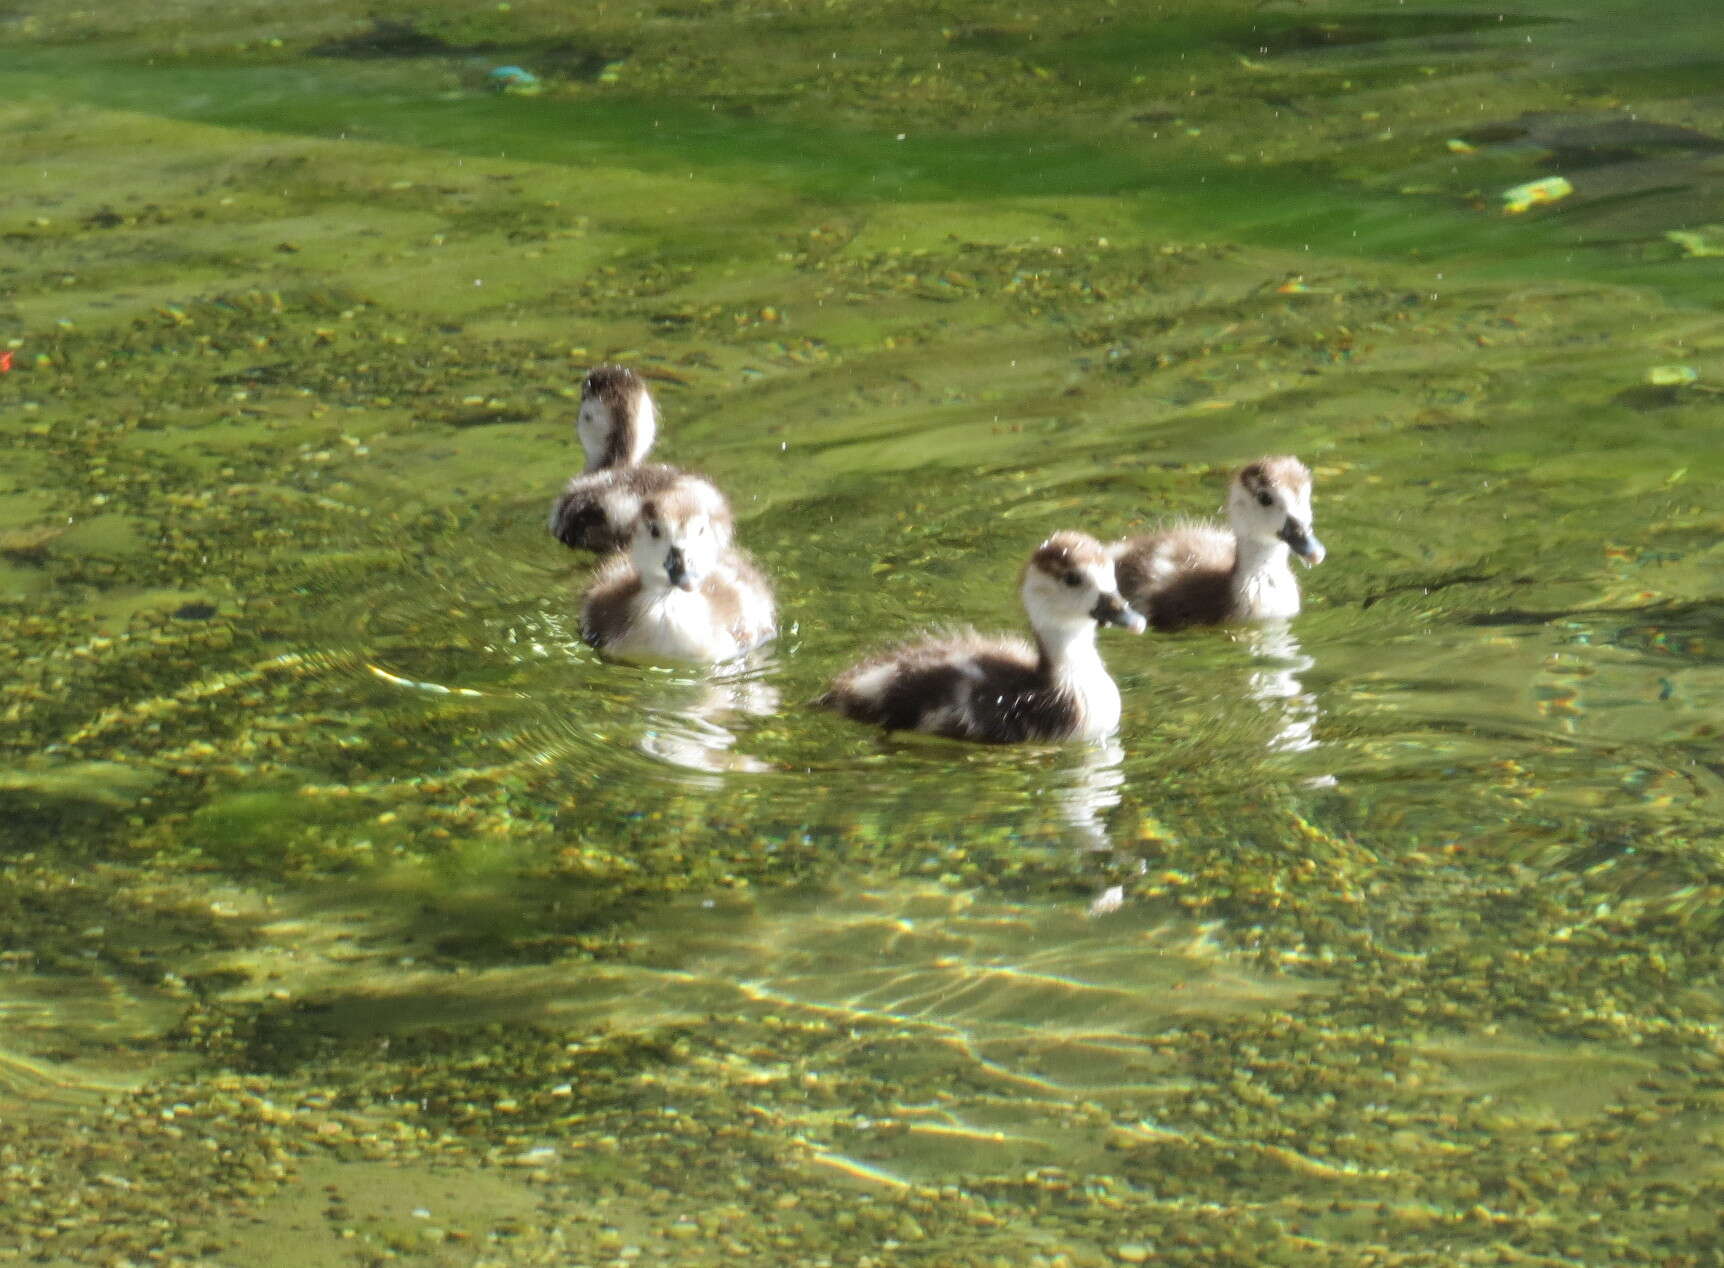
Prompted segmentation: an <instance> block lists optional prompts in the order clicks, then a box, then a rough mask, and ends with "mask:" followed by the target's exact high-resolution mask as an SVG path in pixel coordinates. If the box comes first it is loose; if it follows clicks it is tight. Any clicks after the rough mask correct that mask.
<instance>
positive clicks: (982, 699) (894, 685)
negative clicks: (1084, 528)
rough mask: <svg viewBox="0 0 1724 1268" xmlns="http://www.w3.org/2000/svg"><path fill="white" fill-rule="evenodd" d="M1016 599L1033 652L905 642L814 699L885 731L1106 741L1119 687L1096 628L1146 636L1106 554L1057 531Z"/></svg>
mask: <svg viewBox="0 0 1724 1268" xmlns="http://www.w3.org/2000/svg"><path fill="white" fill-rule="evenodd" d="M1018 592H1019V595H1020V596H1021V598H1022V600H1023V604H1024V611H1025V612H1026V613H1027V614H1028V615H1029V618H1030V628H1031V629H1032V630H1033V631H1034V632H1035V644H1034V645H1033V646H1032V645H1031V644H1029V643H1027V642H1025V641H1024V640H1023V639H1018V638H1002V637H994V638H987V637H983V636H982V635H979V634H976V633H973V632H970V633H963V634H957V635H953V636H950V637H944V638H929V639H924V640H921V641H919V642H913V643H907V644H905V645H904V646H902V647H898V648H894V649H892V650H891V651H887V652H884V653H882V654H880V655H878V656H875V657H873V658H872V659H869V660H865V661H863V662H862V663H861V664H860V665H857V666H855V667H853V668H851V669H849V670H847V671H846V672H844V673H842V674H840V675H839V676H838V677H837V678H836V679H835V680H834V681H833V683H832V688H831V690H830V691H828V692H827V693H826V694H825V695H824V696H822V697H821V698H820V703H821V704H822V705H824V706H826V707H827V708H832V709H836V710H838V712H840V713H842V714H844V715H845V716H846V717H850V718H854V719H856V720H857V721H858V722H873V723H876V724H878V725H880V726H883V727H885V728H886V729H887V730H889V731H926V732H928V733H930V734H933V735H945V736H950V737H951V738H953V739H960V740H980V741H983V742H985V743H990V744H1015V743H1023V742H1026V741H1028V742H1036V743H1047V742H1052V741H1058V740H1091V741H1095V740H1102V739H1105V738H1106V737H1107V736H1108V735H1110V734H1112V733H1113V731H1114V729H1115V728H1116V727H1118V726H1119V711H1120V709H1119V688H1118V687H1117V686H1115V685H1114V681H1113V679H1112V678H1111V677H1109V676H1108V672H1107V666H1106V665H1104V664H1102V661H1101V656H1100V655H1099V654H1098V653H1097V652H1096V646H1095V634H1096V627H1097V626H1098V625H1118V626H1121V627H1123V628H1125V629H1128V630H1130V631H1131V632H1132V633H1134V634H1141V633H1143V629H1144V620H1143V617H1141V616H1139V615H1138V614H1137V613H1136V612H1134V611H1132V609H1131V608H1130V607H1128V606H1127V605H1126V602H1125V600H1124V599H1122V598H1120V596H1119V592H1118V588H1117V586H1116V584H1115V581H1114V568H1113V559H1112V558H1111V557H1110V556H1109V555H1108V553H1107V549H1106V547H1104V546H1103V545H1102V544H1101V543H1100V542H1098V541H1096V540H1095V538H1093V537H1089V536H1087V535H1085V534H1083V533H1074V532H1061V533H1055V534H1054V535H1053V536H1052V537H1050V538H1048V539H1047V541H1045V542H1043V543H1042V544H1041V545H1040V546H1039V547H1037V549H1036V552H1035V554H1034V555H1032V556H1030V561H1029V563H1028V564H1027V565H1025V567H1024V572H1023V581H1022V583H1021V584H1020V586H1019V591H1018Z"/></svg>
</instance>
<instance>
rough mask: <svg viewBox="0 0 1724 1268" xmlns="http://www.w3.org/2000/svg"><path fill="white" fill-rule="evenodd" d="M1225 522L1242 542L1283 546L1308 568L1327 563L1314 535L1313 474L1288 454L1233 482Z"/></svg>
mask: <svg viewBox="0 0 1724 1268" xmlns="http://www.w3.org/2000/svg"><path fill="white" fill-rule="evenodd" d="M1227 520H1228V523H1230V524H1231V525H1232V526H1233V534H1234V536H1235V537H1238V538H1239V539H1240V540H1241V541H1250V542H1255V543H1257V544H1259V545H1271V544H1273V543H1275V542H1283V543H1285V544H1286V545H1287V547H1288V549H1290V550H1291V551H1292V552H1293V553H1294V554H1295V555H1298V556H1299V559H1300V561H1301V562H1302V563H1304V564H1305V566H1306V567H1311V566H1312V565H1314V564H1320V563H1322V562H1323V555H1324V553H1325V552H1324V550H1323V543H1322V542H1320V541H1318V540H1317V534H1316V533H1314V532H1312V531H1311V472H1310V471H1309V470H1308V469H1307V468H1306V466H1305V464H1304V463H1302V462H1300V461H1299V459H1297V458H1294V457H1291V456H1289V455H1282V456H1280V457H1275V458H1259V459H1258V460H1257V461H1256V462H1254V463H1252V464H1251V465H1250V466H1248V467H1244V468H1242V469H1241V470H1240V472H1239V474H1238V475H1236V476H1234V477H1233V487H1232V488H1231V489H1230V490H1229V491H1228V494H1227Z"/></svg>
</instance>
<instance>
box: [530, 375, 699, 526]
mask: <svg viewBox="0 0 1724 1268" xmlns="http://www.w3.org/2000/svg"><path fill="white" fill-rule="evenodd" d="M575 434H576V435H578V436H579V437H580V440H581V448H582V450H583V451H585V453H586V459H587V468H586V470H585V471H583V472H581V474H580V475H577V476H574V477H572V478H571V479H570V480H569V483H568V484H567V486H565V487H564V489H563V491H562V493H561V494H560V495H558V497H557V500H556V502H555V503H553V504H552V506H551V518H550V525H549V527H550V530H551V536H552V537H555V538H556V539H557V540H558V541H560V542H562V543H563V545H565V546H570V547H573V548H574V549H576V550H595V551H601V552H608V551H613V550H621V549H623V548H624V547H625V546H627V545H628V544H629V539H630V537H631V536H632V535H633V533H634V527H635V521H636V520H637V519H638V518H639V516H640V510H641V504H642V503H643V502H645V501H646V499H647V498H650V497H653V496H655V495H657V494H661V493H664V492H667V491H668V490H670V489H671V488H673V487H677V486H681V485H699V486H701V487H702V488H703V489H704V490H705V491H706V495H707V499H708V501H709V502H711V503H713V504H714V505H715V506H716V508H717V509H716V510H715V511H714V512H713V516H712V520H711V523H710V525H709V527H710V528H711V530H712V531H714V532H716V533H718V534H719V536H720V537H721V539H722V542H723V544H724V545H726V546H728V545H729V544H730V537H731V516H730V504H729V503H727V502H726V501H725V500H724V495H723V494H721V493H720V492H719V491H718V490H717V489H715V488H713V486H712V485H711V484H710V483H709V482H708V481H707V480H706V479H705V478H703V477H701V476H698V475H691V474H690V473H688V472H686V471H679V470H677V468H675V467H671V466H666V465H665V464H664V463H662V462H651V463H644V464H643V462H642V461H641V460H642V459H643V458H645V457H646V456H647V452H648V451H649V450H650V449H651V448H652V445H653V440H654V439H655V438H656V436H657V435H658V410H657V408H656V407H655V406H654V404H653V399H652V393H650V392H648V391H647V386H646V384H645V383H644V382H643V381H642V380H641V377H640V375H638V374H636V373H635V372H634V371H633V370H630V369H627V368H625V367H623V366H617V365H601V366H598V367H596V368H595V369H593V370H590V371H588V373H587V377H586V379H585V380H584V381H583V382H582V383H581V408H580V412H579V413H578V414H577V415H576V417H575Z"/></svg>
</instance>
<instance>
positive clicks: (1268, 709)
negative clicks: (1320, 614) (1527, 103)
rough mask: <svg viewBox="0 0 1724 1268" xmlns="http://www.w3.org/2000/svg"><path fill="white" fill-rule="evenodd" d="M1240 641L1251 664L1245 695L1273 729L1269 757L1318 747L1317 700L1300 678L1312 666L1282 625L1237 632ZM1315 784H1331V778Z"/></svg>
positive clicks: (1302, 650) (1309, 658)
mask: <svg viewBox="0 0 1724 1268" xmlns="http://www.w3.org/2000/svg"><path fill="white" fill-rule="evenodd" d="M1239 637H1240V638H1241V640H1242V641H1243V642H1244V644H1245V646H1246V648H1247V649H1248V650H1249V651H1250V652H1251V654H1252V656H1253V658H1254V659H1255V661H1256V664H1255V666H1254V668H1253V669H1252V670H1251V673H1250V675H1249V676H1248V677H1247V678H1246V681H1245V694H1246V695H1247V696H1248V697H1249V698H1250V699H1252V700H1254V701H1256V702H1257V703H1258V705H1260V706H1261V707H1262V709H1263V712H1264V713H1265V715H1267V716H1268V717H1269V719H1270V721H1271V724H1272V728H1273V729H1272V730H1271V732H1270V736H1269V740H1268V743H1267V744H1266V746H1265V747H1267V748H1268V750H1269V751H1270V752H1271V753H1305V752H1309V751H1310V750H1312V749H1314V748H1316V747H1318V743H1319V741H1318V739H1317V718H1318V716H1319V714H1320V710H1319V709H1318V707H1317V697H1316V696H1315V695H1314V694H1312V693H1311V692H1309V691H1306V690H1305V686H1304V683H1302V682H1301V681H1300V678H1299V675H1300V674H1302V673H1305V672H1306V671H1307V670H1309V669H1312V668H1313V667H1315V665H1316V663H1317V662H1316V661H1314V660H1312V659H1311V657H1309V656H1307V655H1306V654H1305V651H1304V649H1303V648H1301V647H1300V646H1299V640H1298V638H1297V637H1295V636H1294V633H1293V630H1292V628H1291V627H1290V626H1288V625H1287V624H1286V623H1285V622H1280V621H1278V622H1272V623H1270V624H1266V625H1258V626H1252V627H1250V628H1247V629H1244V630H1241V631H1240V633H1239ZM1318 782H1320V783H1324V784H1332V783H1334V782H1335V781H1334V778H1333V776H1329V775H1323V776H1320V777H1319V779H1318Z"/></svg>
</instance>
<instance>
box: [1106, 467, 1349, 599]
mask: <svg viewBox="0 0 1724 1268" xmlns="http://www.w3.org/2000/svg"><path fill="white" fill-rule="evenodd" d="M1110 549H1111V551H1112V553H1113V559H1114V565H1115V567H1116V568H1117V569H1118V572H1119V589H1120V593H1121V594H1123V595H1125V597H1126V598H1127V599H1128V600H1130V601H1131V603H1132V604H1133V605H1134V606H1135V607H1136V608H1137V609H1138V610H1139V611H1140V612H1142V613H1143V614H1144V615H1145V616H1146V617H1148V618H1149V623H1150V624H1151V625H1152V626H1154V627H1155V628H1156V629H1158V630H1179V629H1184V628H1186V627H1187V626H1191V625H1216V624H1220V623H1221V622H1224V621H1275V620H1285V619H1287V618H1288V617H1293V616H1297V615H1298V614H1299V580H1298V578H1297V577H1295V576H1294V575H1293V569H1292V568H1291V567H1290V566H1289V564H1288V559H1287V556H1288V553H1289V552H1291V553H1292V554H1295V555H1298V556H1299V559H1300V561H1301V562H1302V563H1304V565H1305V566H1306V567H1307V568H1309V567H1312V566H1314V565H1316V564H1320V563H1322V562H1323V554H1324V551H1323V543H1322V542H1320V541H1318V540H1317V535H1316V534H1315V533H1313V532H1312V531H1311V472H1310V471H1309V470H1307V469H1306V466H1305V464H1304V463H1302V462H1300V461H1299V459H1297V458H1294V457H1290V456H1286V455H1283V456H1281V457H1275V458H1259V459H1258V460H1257V461H1256V462H1253V463H1252V464H1251V465H1249V466H1247V467H1243V468H1241V469H1240V471H1239V472H1238V474H1236V475H1235V476H1234V477H1233V484H1232V486H1231V487H1230V488H1229V490H1228V494H1227V527H1226V528H1223V527H1222V526H1221V525H1219V524H1210V523H1196V524H1178V525H1175V526H1174V527H1172V528H1169V529H1166V530H1164V531H1162V532H1159V533H1152V534H1149V535H1147V536H1144V537H1132V538H1128V539H1127V540H1125V541H1120V542H1115V543H1114V544H1113V545H1112V547H1110Z"/></svg>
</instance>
